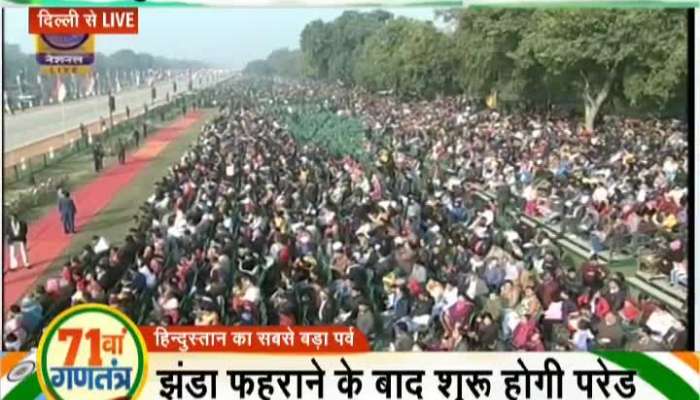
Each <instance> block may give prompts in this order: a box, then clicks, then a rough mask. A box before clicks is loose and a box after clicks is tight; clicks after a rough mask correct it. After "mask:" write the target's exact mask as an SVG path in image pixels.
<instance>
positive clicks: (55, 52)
mask: <svg viewBox="0 0 700 400" xmlns="http://www.w3.org/2000/svg"><path fill="white" fill-rule="evenodd" d="M36 61H37V63H38V64H39V65H40V71H41V73H43V74H58V75H61V74H82V75H86V74H89V73H90V72H92V65H93V64H94V63H95V35H90V34H75V35H53V34H41V35H37V39H36Z"/></svg>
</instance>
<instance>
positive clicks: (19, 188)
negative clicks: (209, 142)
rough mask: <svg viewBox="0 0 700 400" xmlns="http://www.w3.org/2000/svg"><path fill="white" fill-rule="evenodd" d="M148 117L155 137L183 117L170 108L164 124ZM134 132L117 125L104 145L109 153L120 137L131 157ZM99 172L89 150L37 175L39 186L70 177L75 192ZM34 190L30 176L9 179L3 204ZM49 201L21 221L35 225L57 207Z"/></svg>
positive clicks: (111, 160) (112, 157)
mask: <svg viewBox="0 0 700 400" xmlns="http://www.w3.org/2000/svg"><path fill="white" fill-rule="evenodd" d="M152 115H153V116H152V117H150V118H148V120H147V123H148V126H149V133H150V134H152V133H154V132H155V131H157V130H158V129H160V128H162V127H164V126H167V125H169V124H170V123H172V121H174V120H175V119H176V118H179V117H180V116H181V112H180V109H179V108H175V107H172V106H171V107H170V108H168V109H167V110H166V114H165V115H166V119H165V120H164V121H161V120H160V118H156V117H155V114H152ZM141 121H142V119H141V117H137V119H136V126H138V127H139V128H140V126H141ZM132 132H133V125H131V124H128V123H127V124H125V125H123V126H122V124H120V125H117V126H116V127H115V129H114V130H113V132H112V134H111V135H110V136H108V137H105V138H102V143H103V146H105V150H109V149H111V148H112V147H113V146H116V142H117V139H118V138H121V139H122V140H124V142H125V143H126V144H127V154H130V153H133V152H135V151H138V149H139V148H138V147H135V146H134V145H133V142H132ZM140 144H141V145H143V138H141V142H140ZM103 163H104V167H105V168H109V167H110V166H112V165H114V164H116V163H117V157H116V154H107V156H106V157H105V158H104V160H103ZM97 175H98V173H96V172H95V170H94V164H93V158H92V151H91V150H90V149H89V148H82V149H80V150H78V151H76V152H74V153H72V154H69V155H67V156H65V158H63V159H60V160H58V161H56V162H54V163H51V164H49V165H48V166H46V167H44V168H41V169H39V170H37V171H36V172H34V179H35V181H36V182H37V183H39V182H46V181H47V180H48V179H49V178H53V179H55V180H60V179H61V178H62V177H67V178H68V179H67V181H66V182H65V188H66V189H68V190H69V191H75V189H76V188H78V187H81V186H83V185H85V184H86V183H88V182H90V181H91V180H93V179H95V178H96V177H97ZM31 188H32V184H31V183H30V182H29V179H28V177H26V176H25V177H22V179H20V180H14V179H9V178H6V180H5V184H4V187H3V201H4V202H5V204H8V203H10V202H11V201H12V200H13V199H16V198H17V197H18V196H19V193H20V192H24V191H27V190H29V189H31ZM48 197H49V198H48V199H47V198H46V197H45V196H43V197H42V198H39V199H37V204H36V205H34V206H31V207H29V208H28V209H26V210H24V211H21V212H20V218H22V219H24V220H25V221H27V222H28V223H31V222H33V221H34V220H36V219H38V218H39V217H41V216H42V215H44V214H46V212H47V211H48V210H49V209H51V208H52V207H54V206H55V195H54V194H53V193H49V195H48Z"/></svg>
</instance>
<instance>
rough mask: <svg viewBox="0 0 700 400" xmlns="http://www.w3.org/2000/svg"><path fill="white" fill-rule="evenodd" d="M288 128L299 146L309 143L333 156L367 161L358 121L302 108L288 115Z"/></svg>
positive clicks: (361, 130)
mask: <svg viewBox="0 0 700 400" xmlns="http://www.w3.org/2000/svg"><path fill="white" fill-rule="evenodd" d="M287 121H288V129H289V132H290V134H291V135H292V137H294V139H295V140H296V141H297V142H299V143H301V144H312V145H314V146H317V147H319V148H322V149H325V150H326V151H328V152H329V154H331V155H333V156H335V157H345V156H350V157H352V158H354V159H355V160H358V161H360V162H365V163H366V162H368V156H367V154H366V152H365V149H364V144H365V136H364V132H363V129H362V124H361V123H360V121H358V120H357V119H354V118H348V117H341V116H338V115H336V114H333V113H330V112H327V111H317V110H312V109H310V108H303V109H301V110H298V111H295V112H294V113H293V114H291V115H289V114H288V115H287Z"/></svg>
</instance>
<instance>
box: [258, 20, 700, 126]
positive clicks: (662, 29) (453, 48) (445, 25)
mask: <svg viewBox="0 0 700 400" xmlns="http://www.w3.org/2000/svg"><path fill="white" fill-rule="evenodd" d="M436 17H437V18H436V19H437V20H438V21H440V22H441V24H440V26H436V24H434V23H433V22H430V21H418V20H414V19H409V18H404V17H398V18H397V17H394V16H393V15H392V14H390V13H388V12H386V11H372V12H358V11H347V12H345V13H343V14H342V15H341V16H339V17H338V18H336V19H335V20H333V21H330V22H323V21H321V20H316V21H313V22H311V23H309V24H307V25H306V27H305V28H304V30H303V31H302V33H301V38H300V48H299V49H298V50H288V49H282V50H277V51H275V52H273V53H272V54H271V55H270V56H269V57H268V58H267V59H265V60H256V61H253V62H251V63H249V64H248V65H247V66H246V68H245V70H244V72H246V73H250V74H261V75H279V76H283V77H291V78H314V79H320V80H327V81H332V82H339V83H341V84H343V85H346V86H359V87H363V88H365V89H368V90H371V91H377V92H380V91H390V92H392V93H393V94H395V95H397V96H401V97H404V98H433V97H435V96H440V95H456V94H459V95H466V96H468V97H471V98H475V99H484V98H486V97H488V96H492V97H495V98H497V99H498V101H497V103H498V106H499V107H504V108H508V109H525V110H551V109H552V108H558V109H563V110H565V111H566V110H568V111H572V112H575V113H577V114H578V115H580V116H581V117H582V119H583V121H584V125H585V127H587V128H588V129H592V128H593V126H594V122H595V120H596V117H599V116H600V115H601V113H599V111H601V109H605V111H606V112H609V113H618V114H624V115H629V116H635V117H640V116H654V117H681V118H685V116H686V112H687V110H686V109H687V100H688V99H687V95H688V89H687V88H688V47H687V46H688V25H687V24H688V21H687V12H686V11H685V10H627V9H604V10H592V9H587V10H553V9H539V10H527V9H481V10H471V9H452V10H442V11H438V12H437V16H436Z"/></svg>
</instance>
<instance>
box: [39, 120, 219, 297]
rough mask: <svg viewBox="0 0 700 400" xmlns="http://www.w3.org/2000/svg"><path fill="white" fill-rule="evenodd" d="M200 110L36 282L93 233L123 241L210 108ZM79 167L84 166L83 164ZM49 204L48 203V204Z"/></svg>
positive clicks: (85, 176)
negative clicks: (196, 120) (197, 115)
mask: <svg viewBox="0 0 700 400" xmlns="http://www.w3.org/2000/svg"><path fill="white" fill-rule="evenodd" d="M200 111H202V112H203V116H202V119H201V120H200V121H198V122H197V123H195V124H194V125H192V126H191V127H190V128H189V129H188V130H187V132H186V133H185V134H184V135H182V136H181V137H179V138H178V139H177V140H175V141H173V142H172V143H170V144H169V145H168V147H166V148H165V149H164V150H163V151H162V152H161V153H160V155H159V156H158V157H157V158H155V159H154V160H152V161H151V162H150V164H149V166H148V167H147V168H146V169H144V170H143V171H142V172H140V173H139V175H137V176H136V178H135V179H134V181H133V182H132V183H131V184H130V185H129V187H127V188H124V189H123V190H122V191H120V192H119V196H117V197H115V198H114V199H113V200H112V201H111V202H110V203H109V204H108V205H107V207H105V208H104V209H103V210H102V212H100V213H99V214H98V215H96V216H95V217H94V218H93V219H92V220H91V221H90V222H89V223H88V224H86V225H84V226H82V227H81V228H80V230H79V232H78V233H77V234H76V235H75V236H73V239H72V241H71V244H70V246H69V248H68V249H67V250H66V251H65V252H64V253H63V255H62V256H61V257H59V258H58V259H56V260H55V261H54V262H53V263H52V264H51V266H50V267H49V268H48V269H47V270H46V273H45V274H44V276H42V277H41V278H40V279H39V281H38V282H37V284H43V283H44V282H45V281H46V279H48V278H50V277H52V276H55V275H56V274H57V273H58V271H59V270H60V268H61V266H62V265H63V263H65V261H66V260H67V259H69V258H70V257H71V256H73V255H75V254H77V253H78V252H79V251H80V250H81V249H82V247H83V246H85V244H87V243H89V242H90V240H91V238H92V236H93V235H101V236H104V237H106V238H107V239H108V240H109V241H110V243H113V244H114V243H121V242H122V241H123V239H124V237H125V236H126V234H127V233H128V231H129V228H130V227H132V221H133V216H134V215H135V214H136V213H137V211H138V207H139V206H140V205H141V204H142V203H143V202H144V201H146V199H147V198H148V197H149V196H151V194H153V184H154V183H155V182H157V181H158V180H160V178H162V177H163V176H165V175H166V173H167V170H168V168H169V167H170V166H171V165H172V164H173V163H174V162H175V161H177V160H178V159H179V158H180V157H181V156H182V154H183V153H184V152H185V151H186V149H187V148H188V147H189V146H190V144H192V143H193V142H194V141H195V140H196V138H197V136H198V133H199V132H200V130H201V127H202V126H203V125H204V124H205V123H206V121H207V120H208V119H209V117H210V116H211V115H212V114H213V112H214V111H213V110H200ZM88 157H89V156H88ZM90 159H91V158H90ZM113 162H116V161H113ZM75 165H81V164H80V163H79V159H76V161H75ZM66 168H71V166H66ZM82 168H83V169H84V166H83V167H82ZM79 172H81V175H80V176H81V178H80V179H81V181H82V182H83V183H87V182H89V181H90V180H91V179H93V178H94V177H95V176H96V174H95V173H94V172H92V170H91V169H90V170H88V171H79ZM53 206H54V205H53V204H52V205H50V206H49V207H53ZM78 206H80V205H78Z"/></svg>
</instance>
